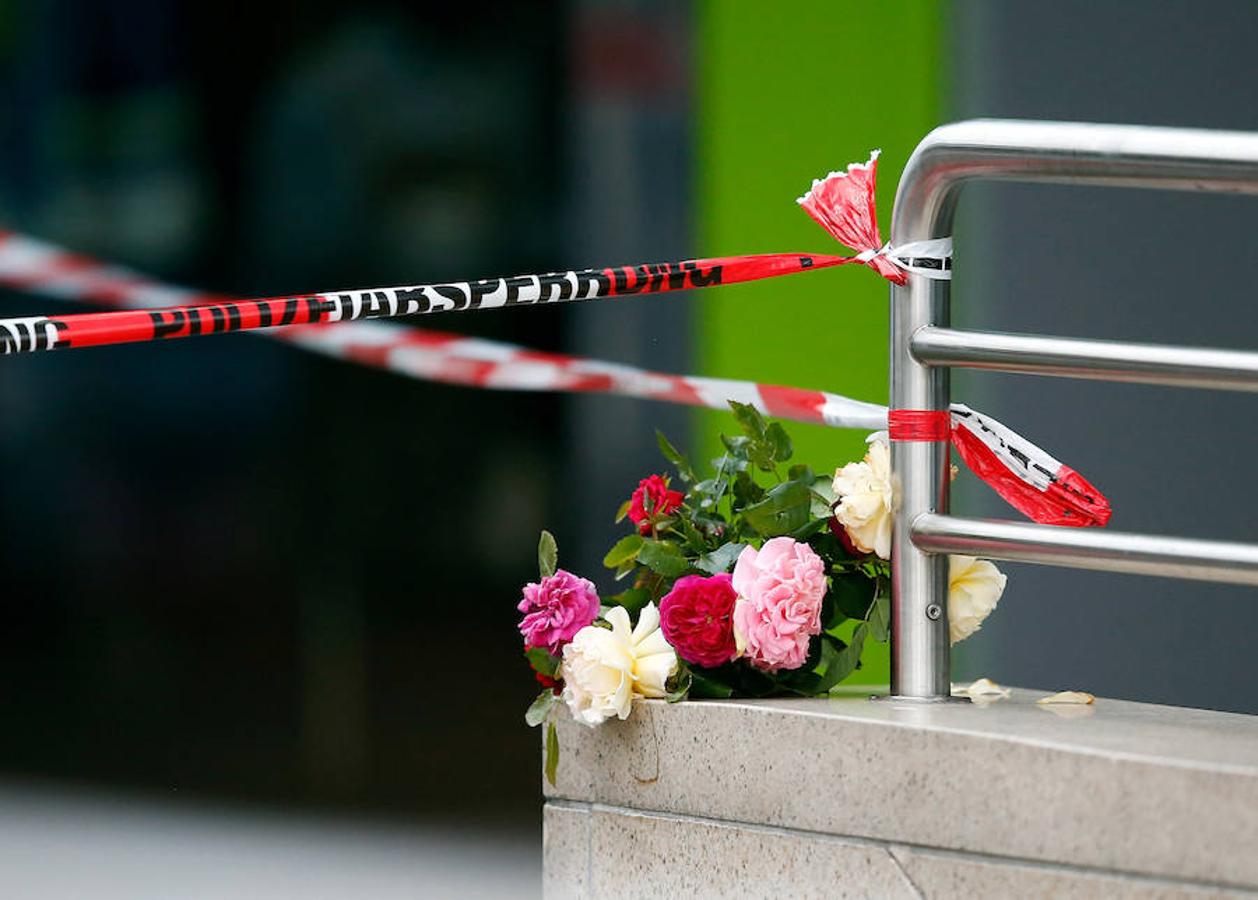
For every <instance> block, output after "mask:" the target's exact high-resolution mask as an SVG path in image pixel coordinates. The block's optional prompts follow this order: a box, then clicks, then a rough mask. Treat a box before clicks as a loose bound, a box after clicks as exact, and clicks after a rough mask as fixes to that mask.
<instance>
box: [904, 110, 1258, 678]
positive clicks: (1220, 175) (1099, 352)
mask: <svg viewBox="0 0 1258 900" xmlns="http://www.w3.org/2000/svg"><path fill="white" fill-rule="evenodd" d="M974 180H1000V181H1022V182H1047V183H1056V184H1088V185H1096V186H1105V187H1140V188H1155V189H1159V190H1181V191H1207V192H1216V193H1242V194H1258V134H1251V133H1246V132H1228V131H1204V130H1198V129H1182V128H1145V127H1138V126H1130V125H1091V124H1081V123H1066V122H1019V121H1001V120H991V119H988V120H974V121H969V122H959V123H956V124H953V125H945V126H942V127H940V128H937V129H935V130H934V131H932V132H931V133H930V134H928V135H927V136H926V137H925V139H923V141H922V142H921V143H920V144H919V145H918V146H917V149H916V150H915V151H914V152H913V155H912V157H910V159H909V161H908V164H907V165H906V167H905V170H904V175H903V177H902V178H901V180H900V186H899V189H898V191H897V192H896V198H895V210H894V214H893V218H892V222H891V244H892V245H893V246H897V245H902V244H906V243H910V242H913V241H921V240H928V239H930V238H936V237H947V236H949V235H950V233H951V231H952V221H953V214H954V212H955V209H956V203H957V198H958V195H959V191H960V188H961V186H962V185H963V184H964V183H966V182H967V181H974ZM949 302H950V282H948V281H944V280H934V279H930V278H926V277H924V276H922V275H916V274H910V275H909V277H908V282H907V284H905V285H903V286H898V285H893V286H892V288H891V408H892V409H910V410H933V411H940V412H942V411H944V410H947V409H948V404H949V402H950V400H951V397H950V390H949V369H948V367H949V366H951V365H966V366H973V367H976V368H985V369H998V370H1005V371H1015V372H1025V373H1032V374H1045V375H1068V376H1073V377H1085V378H1097V379H1103V380H1111V381H1142V382H1147V383H1156V384H1177V385H1182V386H1188V387H1206V388H1227V389H1233V390H1258V354H1251V353H1243V352H1236V351H1210V350H1192V349H1187V348H1160V347H1152V346H1150V345H1139V344H1123V343H1116V342H1108V341H1085V340H1077V339H1070V338H1049V337H1040V336H1036V335H1003V334H990V333H982V332H963V331H956V330H953V329H950V328H949V327H948V326H949ZM891 467H892V477H893V481H894V482H895V483H896V485H897V486H898V490H899V504H900V506H899V510H898V514H897V516H896V520H895V525H894V530H893V537H892V550H891V559H892V575H891V693H892V695H893V696H895V697H899V698H903V699H913V700H927V701H931V700H941V699H946V698H947V697H948V696H949V693H950V690H951V685H950V683H949V676H950V671H949V670H950V665H949V662H950V661H949V648H948V617H947V595H948V557H947V554H948V553H951V552H961V553H964V552H980V553H982V554H983V555H986V556H990V557H993V558H996V559H1010V560H1021V561H1026V562H1037V563H1045V564H1049V565H1064V566H1075V567H1080V568H1092V569H1106V570H1109V571H1123V572H1138V573H1143V574H1151V575H1164V576H1171V577H1183V578H1196V579H1203V580H1208V581H1231V582H1241V583H1245V584H1258V546H1251V545H1246V544H1231V543H1223V542H1216V541H1195V540H1194V541H1187V540H1178V539H1174V540H1172V539H1169V538H1165V537H1156V536H1151V535H1139V534H1114V533H1108V532H1103V531H1097V530H1093V529H1063V528H1053V527H1047V526H1041V525H1027V524H1022V523H1015V522H997V521H987V520H977V519H961V518H955V517H951V516H948V515H947V513H948V483H949V478H948V446H947V444H946V443H943V442H925V441H912V442H902V441H894V442H893V443H892V445H891Z"/></svg>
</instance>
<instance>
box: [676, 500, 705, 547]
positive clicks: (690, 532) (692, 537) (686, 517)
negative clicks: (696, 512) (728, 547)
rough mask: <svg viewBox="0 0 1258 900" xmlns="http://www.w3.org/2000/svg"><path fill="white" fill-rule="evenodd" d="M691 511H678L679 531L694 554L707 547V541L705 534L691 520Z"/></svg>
mask: <svg viewBox="0 0 1258 900" xmlns="http://www.w3.org/2000/svg"><path fill="white" fill-rule="evenodd" d="M691 514H692V513H691V511H690V510H689V509H685V508H683V509H681V510H678V513H677V530H678V531H680V532H681V534H682V536H683V537H684V538H685V539H686V547H687V548H688V549H690V550H692V551H694V552H696V553H697V552H699V551H700V550H702V549H703V548H704V547H705V546H707V541H706V540H705V539H704V537H703V533H702V532H700V531H699V529H698V528H697V527H696V526H695V523H694V522H693V521H692V520H691V518H690V516H691Z"/></svg>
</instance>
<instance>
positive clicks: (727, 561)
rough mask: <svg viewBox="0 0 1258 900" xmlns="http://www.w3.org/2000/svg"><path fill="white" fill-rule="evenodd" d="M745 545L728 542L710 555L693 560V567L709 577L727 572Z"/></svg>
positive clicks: (706, 554)
mask: <svg viewBox="0 0 1258 900" xmlns="http://www.w3.org/2000/svg"><path fill="white" fill-rule="evenodd" d="M746 547H747V545H746V544H740V543H737V542H735V541H730V542H729V543H727V544H722V545H721V546H719V547H717V548H716V549H715V550H713V551H712V552H711V553H705V554H703V555H702V556H700V557H699V558H698V559H696V560H695V562H694V566H695V568H696V569H699V570H700V571H702V572H707V573H708V574H709V575H716V574H718V573H720V572H728V571H729V567H730V566H732V565H733V564H734V560H736V559H738V555H739V554H740V553H742V552H743V550H744V549H746Z"/></svg>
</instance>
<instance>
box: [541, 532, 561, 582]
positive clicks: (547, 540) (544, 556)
mask: <svg viewBox="0 0 1258 900" xmlns="http://www.w3.org/2000/svg"><path fill="white" fill-rule="evenodd" d="M558 566H559V547H558V545H556V544H555V536H554V535H553V534H551V533H550V532H549V531H543V532H542V537H541V540H539V541H538V542H537V569H538V571H539V572H541V575H542V577H543V578H549V577H550V576H551V575H554V574H555V569H556V568H557V567H558Z"/></svg>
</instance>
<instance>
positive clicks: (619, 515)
mask: <svg viewBox="0 0 1258 900" xmlns="http://www.w3.org/2000/svg"><path fill="white" fill-rule="evenodd" d="M632 505H633V498H632V497H630V498H629V499H628V500H626V501H625V502H624V503H622V504H620V509H618V510H616V524H617V525H619V524H620V523H621V522H623V521H624V520H625V516H627V515H629V507H631V506H632Z"/></svg>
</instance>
